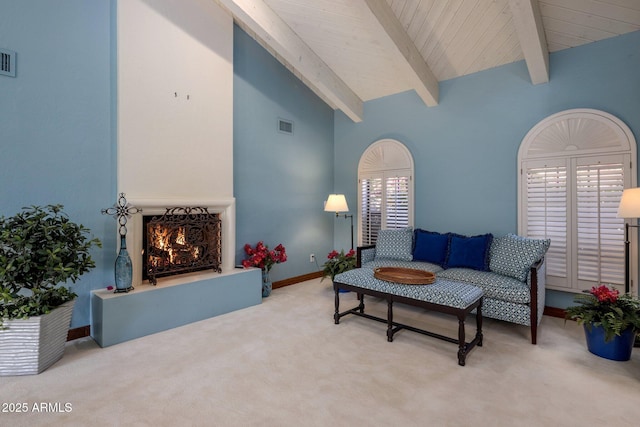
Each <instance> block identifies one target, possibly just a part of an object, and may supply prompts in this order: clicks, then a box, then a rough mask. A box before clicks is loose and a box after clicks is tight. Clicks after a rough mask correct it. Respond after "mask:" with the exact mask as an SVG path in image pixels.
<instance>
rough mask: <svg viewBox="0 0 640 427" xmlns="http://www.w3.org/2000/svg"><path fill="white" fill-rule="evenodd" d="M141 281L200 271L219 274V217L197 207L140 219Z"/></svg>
mask: <svg viewBox="0 0 640 427" xmlns="http://www.w3.org/2000/svg"><path fill="white" fill-rule="evenodd" d="M142 230H143V231H142V246H143V250H142V279H143V280H145V279H146V280H149V283H151V284H153V285H155V284H157V279H158V278H159V277H166V276H173V275H176V274H184V273H191V272H194V271H200V270H209V269H211V270H214V271H217V272H218V273H220V272H222V268H221V265H222V241H221V240H222V239H221V220H220V214H217V213H214V214H212V213H209V211H208V210H207V209H206V208H201V207H177V208H167V210H166V212H165V213H164V214H163V215H161V216H157V215H156V216H144V217H143V227H142Z"/></svg>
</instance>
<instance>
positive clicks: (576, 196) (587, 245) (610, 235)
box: [521, 155, 629, 290]
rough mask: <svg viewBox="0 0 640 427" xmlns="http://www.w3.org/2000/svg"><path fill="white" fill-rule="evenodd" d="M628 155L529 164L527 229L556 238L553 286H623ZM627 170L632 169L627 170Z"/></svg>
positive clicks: (550, 266) (550, 258) (551, 255)
mask: <svg viewBox="0 0 640 427" xmlns="http://www.w3.org/2000/svg"><path fill="white" fill-rule="evenodd" d="M625 158H628V157H625V156H623V155H615V156H598V157H592V156H591V157H577V158H564V159H547V160H537V161H528V162H525V163H524V168H523V169H524V171H523V172H524V175H525V176H526V180H525V181H524V184H525V188H523V190H524V194H525V197H524V198H523V199H522V200H523V203H524V204H525V206H522V208H521V211H522V212H524V230H525V234H526V235H527V236H528V237H533V238H538V239H551V246H550V247H549V251H548V252H547V255H546V261H547V283H548V284H549V285H550V286H552V287H559V288H571V289H575V290H584V289H590V288H591V287H592V286H594V285H599V284H601V283H606V284H611V285H623V284H624V219H622V218H617V212H618V204H619V203H620V198H621V197H622V191H623V189H624V188H625V173H629V172H628V171H627V172H625V164H626V165H628V164H629V162H628V161H625ZM627 169H628V168H627Z"/></svg>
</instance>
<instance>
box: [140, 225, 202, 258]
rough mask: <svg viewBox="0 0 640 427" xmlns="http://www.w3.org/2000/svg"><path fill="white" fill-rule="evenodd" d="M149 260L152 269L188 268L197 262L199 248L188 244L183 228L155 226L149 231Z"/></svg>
mask: <svg viewBox="0 0 640 427" xmlns="http://www.w3.org/2000/svg"><path fill="white" fill-rule="evenodd" d="M149 232H150V234H149V235H150V243H151V244H150V250H149V260H150V264H151V265H152V266H154V267H167V266H169V265H182V266H188V265H191V264H193V263H194V262H196V261H197V260H198V257H199V256H200V248H199V247H197V246H193V245H191V244H189V239H188V236H187V235H186V232H185V227H177V228H172V227H163V226H162V225H157V226H155V227H152V228H151V229H150V230H149Z"/></svg>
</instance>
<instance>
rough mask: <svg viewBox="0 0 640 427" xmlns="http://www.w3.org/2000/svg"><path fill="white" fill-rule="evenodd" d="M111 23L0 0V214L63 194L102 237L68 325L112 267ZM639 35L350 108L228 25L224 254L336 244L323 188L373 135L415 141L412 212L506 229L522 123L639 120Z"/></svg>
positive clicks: (337, 234) (439, 225) (298, 251)
mask: <svg viewBox="0 0 640 427" xmlns="http://www.w3.org/2000/svg"><path fill="white" fill-rule="evenodd" d="M115 25H116V19H115V2H113V1H110V0H95V1H89V0H66V1H64V2H60V1H58V2H50V1H47V0H22V1H4V2H2V13H0V47H1V48H6V49H10V50H14V51H17V52H18V61H17V77H16V78H11V77H5V76H0V126H1V128H2V135H1V136H0V183H1V185H0V215H12V214H14V213H15V212H17V211H18V210H19V209H20V208H21V207H22V206H26V205H32V204H49V203H62V204H64V205H65V211H66V212H67V213H68V214H69V216H70V217H71V218H72V219H73V220H74V221H77V222H80V223H82V224H84V225H85V226H87V227H89V228H90V229H91V230H92V232H93V234H94V235H95V236H96V237H98V238H100V239H101V240H102V241H103V243H104V248H103V249H102V250H99V249H96V250H94V258H95V260H96V263H97V268H96V269H95V270H93V271H92V272H90V273H88V274H86V275H84V276H83V277H82V278H81V280H80V281H79V282H78V283H77V284H76V285H75V287H74V290H75V291H76V292H77V293H78V294H79V295H80V297H79V299H78V301H77V303H76V308H75V312H74V316H73V319H72V327H78V326H82V325H87V324H89V323H90V321H89V294H90V291H91V290H93V289H99V288H103V287H105V286H106V285H108V284H112V283H113V262H114V259H115V252H116V251H115V247H116V242H115V237H116V233H115V230H116V228H115V222H114V220H113V219H112V218H110V217H106V216H103V215H101V214H100V210H101V209H102V208H104V207H107V206H110V205H112V204H113V203H114V202H115V199H116V190H115V189H116V167H117V165H116V162H115V150H116V148H115V147H116V143H115V138H116V131H115V129H116V125H117V124H116V122H115V117H116V116H115V108H116V107H115V106H116V95H115V93H116V92H115V84H116V72H115V67H116V60H115V52H116V50H115V49H116V48H115V45H116V31H115ZM639 46H640V32H636V33H632V34H628V35H625V36H621V37H616V38H614V39H609V40H605V41H602V42H599V43H594V44H591V45H587V46H584V47H580V48H575V49H570V50H567V51H563V52H559V53H554V54H552V55H551V82H550V83H548V84H545V85H538V86H533V85H531V83H530V82H529V78H528V75H527V72H526V67H525V65H524V63H516V64H511V65H507V66H504V67H500V68H497V69H494V70H489V71H485V72H482V73H477V74H474V75H471V76H467V77H463V78H459V79H454V80H451V81H447V82H442V83H441V85H440V88H441V103H440V105H439V106H437V107H431V108H427V107H425V106H424V104H423V103H422V102H421V101H420V100H419V99H418V97H417V96H416V95H415V94H413V93H403V94H399V95H395V96H391V97H387V98H384V99H380V100H376V101H371V102H368V103H366V104H365V120H364V121H363V122H362V123H358V124H354V123H352V122H351V121H350V120H349V119H348V118H346V117H345V116H344V115H343V114H342V113H340V112H337V113H335V115H334V113H333V111H332V110H331V109H330V108H328V107H327V106H326V105H325V104H324V103H323V102H322V101H320V100H319V99H318V98H317V97H316V96H315V95H314V94H313V93H312V92H311V91H310V90H309V89H308V88H306V87H305V86H304V84H302V83H301V82H300V81H299V80H298V79H297V78H295V77H294V76H293V75H292V74H291V73H290V72H289V71H287V70H286V69H285V68H284V67H283V66H282V65H280V64H279V63H278V62H277V61H275V60H274V59H273V58H272V57H271V56H270V55H269V54H268V53H267V52H266V51H265V50H264V49H262V48H261V47H260V46H259V45H258V44H256V43H255V42H254V41H253V40H252V39H251V38H250V37H248V36H247V35H246V34H245V33H244V32H243V31H241V30H239V29H238V28H235V46H234V68H235V76H234V134H235V135H234V190H235V196H236V200H237V206H236V208H237V231H236V232H237V235H236V241H237V262H240V260H242V259H243V258H244V255H243V253H242V245H243V244H244V243H251V244H255V243H256V242H257V241H258V240H264V241H265V242H266V243H267V244H269V245H271V246H274V245H276V244H278V243H283V244H284V245H285V246H286V248H287V251H288V253H289V261H288V262H287V263H285V264H281V265H278V266H276V267H275V268H274V270H273V271H272V279H273V280H282V279H286V278H290V277H295V276H298V275H302V274H306V273H310V272H313V271H316V269H317V267H316V265H315V264H311V263H309V254H310V253H315V254H316V256H317V259H318V263H319V264H320V265H321V264H322V262H324V258H325V256H326V254H327V253H328V252H329V251H330V250H332V249H333V248H334V246H335V247H336V248H337V249H340V248H348V247H349V246H350V242H349V240H350V239H349V221H348V220H345V219H343V218H338V219H336V218H335V217H334V216H333V215H331V214H329V213H325V212H324V211H323V205H322V202H323V201H324V200H325V199H326V197H327V195H328V194H329V193H331V192H343V193H345V194H346V195H347V197H348V201H349V203H350V207H351V209H352V211H353V210H355V207H356V206H355V204H356V173H357V164H358V159H359V158H360V155H361V154H362V152H363V151H364V150H365V148H366V147H367V146H368V145H369V144H371V143H372V142H374V141H375V140H377V139H380V138H384V137H392V138H397V139H399V140H400V141H402V142H404V143H405V144H406V145H407V146H408V148H409V149H410V150H411V152H412V153H413V156H414V160H415V162H416V178H417V179H416V214H417V219H416V225H417V226H420V227H425V228H431V229H434V230H441V231H446V230H452V231H457V232H460V233H479V232H487V231H489V232H493V233H495V234H503V233H506V232H510V231H515V229H516V155H517V150H518V146H519V144H520V141H521V140H522V138H523V137H524V135H525V134H526V132H527V131H528V130H529V129H530V128H531V127H532V126H533V125H534V124H536V123H537V122H538V121H540V120H541V119H543V118H544V117H546V116H548V115H550V114H553V113H555V112H557V111H561V110H564V109H568V108H578V107H587V108H597V109H602V110H605V111H608V112H610V113H612V114H614V115H616V116H618V117H620V118H621V119H622V120H623V121H625V122H626V123H627V124H628V125H629V126H630V127H631V129H632V130H633V131H634V133H635V134H636V136H638V135H639V134H640V114H639V113H640V77H638V72H637V70H638V69H640V58H639V52H640V49H638V47H639ZM278 118H283V119H288V120H292V121H293V122H294V134H293V135H285V134H281V133H279V132H278V131H277V128H276V125H277V120H278ZM334 141H335V150H334ZM332 233H333V234H332ZM334 242H335V243H334ZM558 306H559V305H558Z"/></svg>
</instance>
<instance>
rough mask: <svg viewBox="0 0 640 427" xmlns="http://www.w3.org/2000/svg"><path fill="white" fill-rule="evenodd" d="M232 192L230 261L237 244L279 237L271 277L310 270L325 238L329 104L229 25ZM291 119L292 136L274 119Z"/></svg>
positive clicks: (329, 225) (328, 228) (328, 238)
mask: <svg viewBox="0 0 640 427" xmlns="http://www.w3.org/2000/svg"><path fill="white" fill-rule="evenodd" d="M233 55H234V61H233V62H234V64H233V66H234V81H233V85H234V88H233V91H234V92H233V93H234V106H233V115H234V117H233V133H234V152H233V155H234V192H235V197H236V220H237V225H236V248H237V262H238V263H239V262H240V261H241V260H243V259H244V258H245V255H244V252H243V249H242V248H243V246H244V244H245V243H249V244H251V245H252V246H254V245H255V244H256V243H257V242H258V241H259V240H263V241H264V242H265V244H267V245H269V247H271V248H273V247H275V246H276V245H277V244H278V243H282V244H283V245H284V246H285V248H286V250H287V254H288V260H287V262H286V263H283V264H279V265H276V266H275V267H274V268H273V270H272V271H271V279H272V280H274V281H277V280H282V279H285V278H290V277H295V276H299V275H302V274H307V273H311V272H314V271H317V269H318V267H317V266H316V264H315V263H314V264H312V263H310V262H309V254H311V253H314V254H316V258H317V261H318V265H321V264H322V263H323V262H324V259H325V257H326V255H327V253H328V252H330V251H331V250H332V244H333V234H332V233H333V221H334V219H335V218H334V216H332V215H331V214H329V213H326V212H324V211H323V201H324V200H326V198H327V195H328V194H329V193H330V192H331V190H332V188H333V166H332V160H333V110H332V109H330V108H329V107H328V106H327V105H326V104H325V103H324V102H322V101H321V100H320V99H319V98H318V97H317V96H316V95H315V94H314V93H313V92H311V91H310V90H309V89H308V88H307V87H306V86H305V85H304V84H303V83H302V82H301V81H300V80H298V79H297V78H296V77H295V76H293V74H291V73H290V72H289V71H288V70H287V69H286V68H284V67H283V66H282V65H281V64H280V63H279V62H277V61H276V60H275V59H274V58H273V57H272V56H271V55H270V54H269V53H268V52H267V51H266V50H264V49H263V48H262V47H261V46H260V45H258V44H257V43H256V42H255V41H254V40H253V39H251V38H250V37H249V36H248V35H247V34H246V33H245V32H244V31H242V30H241V29H239V28H238V27H234V52H233ZM279 118H282V119H285V120H291V121H293V123H294V125H293V135H288V134H283V133H280V132H279V131H278V126H277V125H278V119H279Z"/></svg>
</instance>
